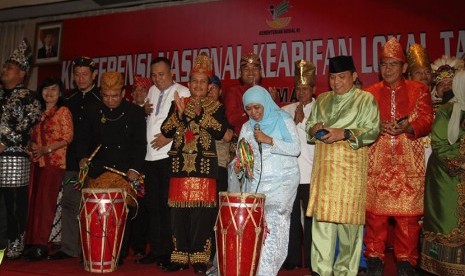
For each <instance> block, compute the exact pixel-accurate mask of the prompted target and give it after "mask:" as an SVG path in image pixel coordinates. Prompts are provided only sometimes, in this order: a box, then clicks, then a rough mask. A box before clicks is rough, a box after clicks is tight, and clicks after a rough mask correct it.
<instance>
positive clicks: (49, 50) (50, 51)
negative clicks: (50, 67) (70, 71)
mask: <svg viewBox="0 0 465 276" xmlns="http://www.w3.org/2000/svg"><path fill="white" fill-rule="evenodd" d="M51 56H52V49H50V48H48V49H47V57H51Z"/></svg>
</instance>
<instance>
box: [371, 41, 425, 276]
mask: <svg viewBox="0 0 465 276" xmlns="http://www.w3.org/2000/svg"><path fill="white" fill-rule="evenodd" d="M406 62H407V60H406V58H405V55H404V53H403V50H402V47H401V46H400V44H399V42H398V41H397V39H396V38H395V37H394V38H392V39H390V40H389V41H388V42H387V43H386V44H385V45H384V46H383V47H382V49H381V53H380V72H381V77H382V79H383V80H382V81H381V82H378V83H376V84H374V85H372V86H371V87H369V88H367V91H369V92H371V93H372V94H373V95H374V96H375V98H376V101H377V102H378V106H379V108H380V115H381V121H382V135H380V136H379V138H378V140H377V141H376V143H375V144H373V146H371V147H370V152H369V166H368V188H367V206H366V208H367V222H366V234H365V239H364V242H365V245H366V251H365V255H366V256H367V257H368V274H369V275H382V273H383V260H384V251H385V247H386V240H387V233H388V220H389V218H390V217H393V218H394V220H395V228H394V235H395V239H394V255H395V257H396V259H397V261H398V264H397V266H398V275H414V273H415V271H414V269H413V267H414V266H416V264H417V260H418V239H419V234H420V224H419V223H418V221H419V219H420V217H421V215H422V214H423V189H424V183H425V159H424V158H425V154H424V151H425V150H424V147H423V144H422V142H421V139H419V138H421V137H424V136H426V135H427V134H428V133H430V131H431V124H432V122H433V110H432V106H431V97H430V93H429V89H428V87H427V86H426V85H424V84H422V83H419V82H416V81H410V80H405V79H404V77H403V73H405V72H406V70H407V63H406Z"/></svg>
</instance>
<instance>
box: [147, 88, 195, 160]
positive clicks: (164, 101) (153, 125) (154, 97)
mask: <svg viewBox="0 0 465 276" xmlns="http://www.w3.org/2000/svg"><path fill="white" fill-rule="evenodd" d="M175 91H178V94H179V96H180V97H182V98H186V97H190V95H191V94H190V92H189V89H188V88H187V87H185V86H183V85H181V84H179V83H175V82H173V84H172V85H171V86H170V87H168V88H167V89H165V90H164V91H160V90H159V89H158V88H157V87H156V86H155V85H152V87H150V89H149V93H148V95H147V101H148V102H150V103H151V104H152V108H153V111H152V113H151V114H150V115H149V116H148V117H147V154H146V156H145V160H146V161H156V160H161V159H165V158H167V157H168V151H169V150H170V148H171V143H172V142H170V143H168V144H167V145H165V146H164V147H163V148H161V149H159V150H156V149H154V148H152V145H151V144H150V142H152V141H153V139H154V138H155V135H156V134H158V133H160V132H161V131H160V128H161V125H162V123H163V121H165V119H166V117H167V116H168V112H169V111H170V107H171V102H172V101H173V100H174V92H175ZM161 92H163V96H162V97H160V93H161ZM159 99H161V101H160V103H159ZM157 105H159V110H158V114H157Z"/></svg>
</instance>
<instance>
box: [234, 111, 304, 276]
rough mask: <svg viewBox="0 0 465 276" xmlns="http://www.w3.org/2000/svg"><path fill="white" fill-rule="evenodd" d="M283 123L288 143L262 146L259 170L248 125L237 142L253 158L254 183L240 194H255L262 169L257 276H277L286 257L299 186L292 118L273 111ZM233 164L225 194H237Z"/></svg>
mask: <svg viewBox="0 0 465 276" xmlns="http://www.w3.org/2000/svg"><path fill="white" fill-rule="evenodd" d="M277 112H279V115H280V116H281V117H282V118H283V120H284V125H285V126H286V128H287V130H288V132H289V134H290V139H287V141H284V140H282V139H279V138H276V137H273V135H271V137H272V138H273V146H270V145H268V144H264V143H263V144H262V149H263V154H262V155H263V158H262V159H263V168H261V166H260V164H261V158H260V152H259V148H258V143H257V142H256V141H255V138H254V130H253V128H252V126H251V124H250V123H249V122H246V123H245V124H244V125H243V126H242V129H241V133H240V135H239V141H240V140H241V139H242V138H244V139H245V140H247V142H248V143H249V144H250V146H251V148H252V150H253V154H254V160H255V162H254V169H253V175H254V179H253V180H252V181H251V182H250V183H248V185H246V187H245V189H244V190H243V192H247V193H255V191H256V189H257V185H258V184H259V183H258V181H259V178H260V169H262V174H261V180H260V184H259V187H258V191H257V192H258V193H262V194H265V195H266V199H265V220H266V224H267V227H268V231H269V233H268V235H267V236H266V240H265V243H264V245H263V247H262V252H261V257H260V264H259V267H258V273H257V275H260V276H271V275H277V274H278V271H279V269H280V268H281V266H282V264H283V263H284V260H285V259H286V256H287V247H288V242H289V226H290V219H291V212H292V204H293V202H294V199H295V196H296V193H297V187H298V185H299V177H300V174H299V165H298V163H297V156H298V155H299V154H300V140H299V137H298V134H297V130H296V127H295V124H294V121H293V120H292V118H291V117H290V116H289V114H287V113H286V112H285V111H277ZM233 165H234V162H232V163H231V164H230V167H229V191H230V192H240V188H239V187H240V182H239V180H238V178H237V175H236V174H235V173H234V170H233Z"/></svg>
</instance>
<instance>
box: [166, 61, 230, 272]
mask: <svg viewBox="0 0 465 276" xmlns="http://www.w3.org/2000/svg"><path fill="white" fill-rule="evenodd" d="M211 78H212V67H211V60H210V58H209V57H207V56H205V55H198V56H197V58H196V60H195V63H194V68H193V69H192V71H191V73H190V76H189V82H188V87H189V90H190V93H191V97H189V98H180V97H179V95H178V94H177V93H175V95H174V102H173V104H172V106H171V109H170V112H169V115H168V117H167V118H166V120H165V121H164V122H163V124H162V127H161V133H162V134H163V135H164V136H165V137H167V138H173V144H172V146H171V149H170V151H169V152H168V155H169V156H170V161H171V170H172V171H171V173H172V174H171V178H170V187H169V196H168V205H169V206H170V207H171V226H172V230H173V244H174V250H173V253H172V254H171V264H170V265H168V266H166V267H165V268H164V270H165V271H170V272H171V271H178V270H183V269H187V268H188V267H189V261H190V262H191V263H192V264H193V267H194V272H195V273H198V274H205V272H206V270H207V263H208V261H209V259H210V255H211V246H212V244H211V232H212V229H213V225H214V222H215V215H216V210H217V209H216V208H215V206H216V198H217V192H216V178H217V175H218V156H217V153H216V144H215V140H220V139H222V138H223V137H224V134H225V133H226V131H227V123H226V117H225V113H224V107H223V105H222V104H221V103H220V102H218V101H216V100H213V99H212V98H210V97H207V93H208V90H209V89H210V88H211Z"/></svg>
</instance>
